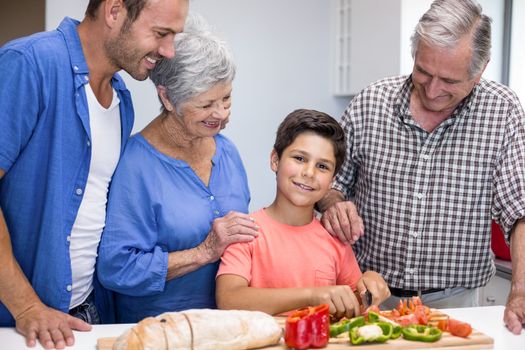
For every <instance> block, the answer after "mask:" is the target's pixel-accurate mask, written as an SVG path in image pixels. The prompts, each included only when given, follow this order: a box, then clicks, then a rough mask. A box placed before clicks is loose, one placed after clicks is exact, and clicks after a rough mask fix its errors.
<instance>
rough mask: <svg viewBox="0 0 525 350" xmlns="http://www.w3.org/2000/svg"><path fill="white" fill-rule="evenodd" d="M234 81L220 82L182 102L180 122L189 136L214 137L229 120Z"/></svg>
mask: <svg viewBox="0 0 525 350" xmlns="http://www.w3.org/2000/svg"><path fill="white" fill-rule="evenodd" d="M231 93H232V83H231V82H229V83H218V84H216V85H214V86H213V87H212V88H211V89H209V90H208V91H206V92H203V93H202V94H200V95H198V96H196V97H194V98H192V99H191V100H189V101H186V102H184V103H182V104H181V108H180V111H181V115H180V116H178V118H180V122H181V123H182V124H183V127H184V129H185V130H186V133H187V134H188V136H192V137H213V136H215V135H217V134H218V133H219V131H221V129H223V128H224V126H225V125H226V123H227V122H228V118H229V116H230V108H231V104H232V102H231Z"/></svg>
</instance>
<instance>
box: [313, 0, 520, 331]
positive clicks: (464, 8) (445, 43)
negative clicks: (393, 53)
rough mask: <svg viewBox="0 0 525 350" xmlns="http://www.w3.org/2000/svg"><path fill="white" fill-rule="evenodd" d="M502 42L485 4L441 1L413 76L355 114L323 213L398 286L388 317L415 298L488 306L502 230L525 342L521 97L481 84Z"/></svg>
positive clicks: (421, 26) (367, 94)
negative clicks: (482, 297)
mask: <svg viewBox="0 0 525 350" xmlns="http://www.w3.org/2000/svg"><path fill="white" fill-rule="evenodd" d="M490 35H491V21H490V18H488V17H487V16H486V15H484V14H482V11H481V7H480V6H479V5H478V4H477V3H476V2H474V1H471V0H465V1H457V0H436V1H434V2H433V3H432V6H431V8H430V9H429V10H428V11H427V12H426V13H425V14H424V15H423V16H422V17H421V19H420V20H419V23H418V24H417V26H416V29H415V32H414V35H413V37H412V54H413V57H414V68H413V71H412V74H411V75H410V76H399V77H393V78H388V79H384V80H381V81H378V82H376V83H374V84H372V85H370V86H369V87H368V88H366V89H365V90H363V91H362V92H361V93H360V94H359V95H357V96H356V97H355V98H354V99H353V100H352V102H351V103H350V105H349V107H348V108H347V110H346V111H345V113H344V115H343V117H342V125H343V127H344V129H345V131H346V134H347V145H348V153H347V158H346V161H345V163H344V165H343V168H342V171H341V172H340V174H339V176H338V177H337V179H336V181H335V183H334V185H333V189H332V191H331V192H330V193H329V194H328V195H327V196H326V197H325V198H324V199H323V200H322V201H321V202H320V203H318V206H319V209H320V210H321V211H323V212H324V213H323V222H324V224H325V226H326V227H327V229H328V230H329V231H331V232H332V233H333V234H335V235H337V236H338V237H339V238H340V239H341V240H343V241H346V242H350V243H354V242H356V243H355V250H356V254H357V259H358V261H359V263H360V265H361V268H362V269H364V270H375V271H377V272H379V273H381V274H382V275H383V277H384V278H385V280H386V281H387V282H388V284H389V286H390V289H391V293H392V297H391V298H390V299H389V300H387V302H386V303H385V304H384V305H385V306H386V307H392V306H393V305H395V303H396V302H398V301H399V299H400V298H406V297H410V296H414V295H419V296H420V297H422V300H423V302H424V303H426V304H428V305H430V306H433V307H462V306H473V305H476V304H477V298H478V288H479V287H481V286H484V285H485V284H486V283H487V282H488V281H489V279H490V278H491V277H492V276H493V274H494V272H495V267H494V262H493V259H492V256H491V253H490V239H491V234H490V232H491V219H492V218H494V219H496V220H497V221H498V222H499V223H500V225H501V226H502V227H503V229H504V231H505V232H506V235H507V239H508V240H510V245H511V250H512V259H513V281H512V291H511V293H510V296H509V300H508V304H507V308H506V310H505V316H504V318H505V323H506V324H507V327H508V328H509V329H510V330H512V331H513V332H515V333H520V331H521V328H522V324H523V323H524V322H525V270H524V269H525V220H524V219H523V218H524V217H525V120H524V112H523V108H522V107H521V105H520V103H519V101H518V98H517V97H516V95H515V94H514V93H513V92H512V91H511V90H510V89H508V88H507V87H505V86H502V85H500V84H497V83H495V82H490V81H486V80H484V79H482V78H481V75H482V73H483V71H484V70H485V67H486V66H487V63H488V62H489V59H490V47H491V37H490ZM349 200H351V201H349ZM358 239H359V240H358Z"/></svg>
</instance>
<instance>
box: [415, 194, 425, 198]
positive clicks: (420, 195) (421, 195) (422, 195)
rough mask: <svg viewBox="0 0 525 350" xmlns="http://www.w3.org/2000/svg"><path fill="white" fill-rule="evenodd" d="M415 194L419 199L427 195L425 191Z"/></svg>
mask: <svg viewBox="0 0 525 350" xmlns="http://www.w3.org/2000/svg"><path fill="white" fill-rule="evenodd" d="M415 196H416V198H417V199H423V197H425V195H424V194H423V193H416V194H415Z"/></svg>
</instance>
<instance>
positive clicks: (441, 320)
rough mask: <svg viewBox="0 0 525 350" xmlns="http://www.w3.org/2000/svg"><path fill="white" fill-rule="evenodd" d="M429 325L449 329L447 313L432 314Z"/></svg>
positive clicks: (443, 329) (444, 329)
mask: <svg viewBox="0 0 525 350" xmlns="http://www.w3.org/2000/svg"><path fill="white" fill-rule="evenodd" d="M428 325H429V326H432V327H436V328H439V329H441V330H442V331H447V330H448V316H447V315H445V314H439V315H432V316H431V317H430V318H429V320H428Z"/></svg>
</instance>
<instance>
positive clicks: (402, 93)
mask: <svg viewBox="0 0 525 350" xmlns="http://www.w3.org/2000/svg"><path fill="white" fill-rule="evenodd" d="M413 88H414V84H413V83H412V75H408V76H407V78H406V80H405V82H404V83H403V85H401V89H400V90H399V94H398V97H397V99H396V103H395V111H396V112H397V115H398V116H399V118H400V119H401V120H402V121H404V122H406V121H407V118H412V114H411V113H410V95H411V92H412V89H413ZM478 93H479V84H476V85H474V88H473V89H472V91H471V92H470V94H468V95H467V97H465V98H464V99H463V101H461V103H460V104H459V105H458V106H457V107H456V109H455V110H454V112H453V113H452V115H451V116H450V117H451V118H456V117H458V116H461V115H466V114H467V113H468V111H470V109H471V105H472V103H473V102H472V101H473V100H474V99H475V98H474V96H476V95H477V94H478Z"/></svg>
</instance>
